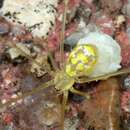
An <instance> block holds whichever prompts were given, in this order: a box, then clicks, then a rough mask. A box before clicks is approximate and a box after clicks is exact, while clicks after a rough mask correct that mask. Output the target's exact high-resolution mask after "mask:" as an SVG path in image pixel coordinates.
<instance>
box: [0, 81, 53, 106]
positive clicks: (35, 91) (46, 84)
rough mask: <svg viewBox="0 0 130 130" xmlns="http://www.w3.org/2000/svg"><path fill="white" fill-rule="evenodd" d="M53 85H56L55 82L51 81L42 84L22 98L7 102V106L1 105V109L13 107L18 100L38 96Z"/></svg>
mask: <svg viewBox="0 0 130 130" xmlns="http://www.w3.org/2000/svg"><path fill="white" fill-rule="evenodd" d="M53 83H54V81H53V80H50V81H48V82H46V83H42V84H41V85H39V86H38V87H36V88H34V89H32V91H30V92H27V93H24V94H22V95H21V96H18V97H17V98H14V99H11V100H10V101H8V102H6V103H5V104H2V103H0V108H2V107H8V106H9V105H11V104H12V103H13V102H17V101H18V100H20V99H24V98H26V97H27V96H30V95H33V94H36V93H38V92H40V91H42V90H43V89H45V88H47V87H49V86H51V85H52V84H53Z"/></svg>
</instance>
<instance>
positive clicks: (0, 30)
mask: <svg viewBox="0 0 130 130" xmlns="http://www.w3.org/2000/svg"><path fill="white" fill-rule="evenodd" d="M9 29H10V27H9V25H8V24H7V23H0V35H3V34H7V33H8V32H9Z"/></svg>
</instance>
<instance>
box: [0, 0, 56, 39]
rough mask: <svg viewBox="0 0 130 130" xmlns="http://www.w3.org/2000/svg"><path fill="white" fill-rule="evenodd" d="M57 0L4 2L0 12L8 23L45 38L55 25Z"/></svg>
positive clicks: (8, 0)
mask: <svg viewBox="0 0 130 130" xmlns="http://www.w3.org/2000/svg"><path fill="white" fill-rule="evenodd" d="M57 5H58V0H4V3H3V6H2V8H1V9H0V12H1V14H2V16H3V17H5V18H6V19H7V20H8V21H9V22H11V23H13V24H17V25H21V26H24V27H25V28H26V29H27V30H28V31H30V32H31V33H32V35H33V36H34V37H35V36H37V37H45V36H47V35H48V32H49V31H50V29H52V27H53V26H54V24H55V17H56V7H57Z"/></svg>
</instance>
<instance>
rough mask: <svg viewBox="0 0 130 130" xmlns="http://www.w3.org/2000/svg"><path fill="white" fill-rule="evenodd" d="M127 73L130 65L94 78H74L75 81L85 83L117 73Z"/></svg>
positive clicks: (129, 71) (129, 70)
mask: <svg viewBox="0 0 130 130" xmlns="http://www.w3.org/2000/svg"><path fill="white" fill-rule="evenodd" d="M128 73H130V67H128V68H124V69H121V70H119V71H117V72H114V73H110V74H106V75H103V76H99V77H94V78H88V77H84V78H82V79H79V78H76V83H87V82H93V81H98V80H106V79H108V78H110V77H114V76H119V75H123V74H128Z"/></svg>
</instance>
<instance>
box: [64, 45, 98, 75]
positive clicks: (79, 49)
mask: <svg viewBox="0 0 130 130" xmlns="http://www.w3.org/2000/svg"><path fill="white" fill-rule="evenodd" d="M97 57H98V56H97V49H96V47H95V46H93V45H90V44H86V45H85V44H84V45H77V46H76V47H75V48H74V49H73V50H72V52H71V53H70V55H69V57H68V61H67V64H66V73H67V74H68V75H69V76H71V77H75V76H83V75H86V76H88V75H89V74H90V73H91V72H92V71H93V69H94V66H95V64H96V62H97Z"/></svg>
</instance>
